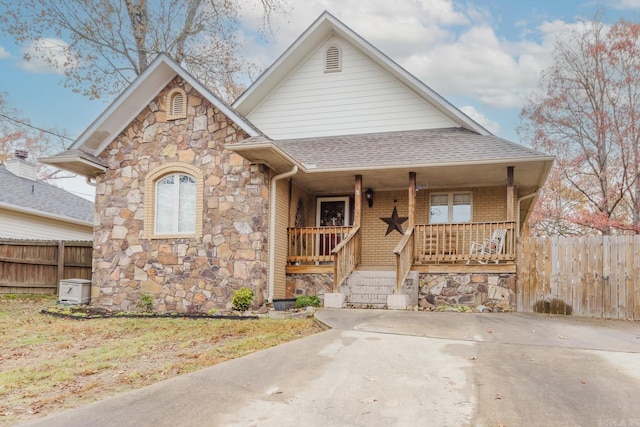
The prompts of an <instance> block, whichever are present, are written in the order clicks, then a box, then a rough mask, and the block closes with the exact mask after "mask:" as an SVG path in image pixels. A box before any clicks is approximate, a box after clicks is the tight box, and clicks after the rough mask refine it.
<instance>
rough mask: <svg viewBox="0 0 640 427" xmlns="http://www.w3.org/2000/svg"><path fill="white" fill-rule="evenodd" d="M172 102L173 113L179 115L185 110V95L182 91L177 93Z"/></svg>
mask: <svg viewBox="0 0 640 427" xmlns="http://www.w3.org/2000/svg"><path fill="white" fill-rule="evenodd" d="M172 101H173V102H172V103H171V114H173V115H174V116H179V115H180V114H181V113H182V110H184V96H182V94H181V93H176V94H175V96H174V97H173V100H172Z"/></svg>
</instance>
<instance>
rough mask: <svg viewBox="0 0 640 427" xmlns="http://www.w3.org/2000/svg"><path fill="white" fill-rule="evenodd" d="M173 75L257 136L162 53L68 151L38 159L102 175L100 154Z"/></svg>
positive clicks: (75, 170) (102, 167)
mask: <svg viewBox="0 0 640 427" xmlns="http://www.w3.org/2000/svg"><path fill="white" fill-rule="evenodd" d="M176 76H180V77H181V78H182V79H183V80H185V82H187V83H188V84H189V85H191V86H192V87H193V88H194V89H195V90H196V91H198V92H199V93H200V94H201V95H202V96H203V97H204V98H205V99H206V100H207V101H209V102H210V103H211V104H212V105H213V106H215V107H216V108H217V109H218V110H220V111H221V112H222V113H223V114H224V115H226V116H227V117H228V118H229V119H231V120H232V121H233V122H235V123H236V124H237V125H238V126H239V127H240V128H241V129H242V130H244V131H245V132H246V133H247V134H248V135H250V136H257V135H260V134H261V133H260V131H259V130H258V129H257V128H256V127H255V126H253V125H252V124H251V123H250V122H249V121H248V120H247V119H245V118H244V117H242V116H241V115H240V114H239V113H238V112H236V111H235V110H234V109H233V108H231V107H230V106H229V105H227V104H226V103H225V102H224V101H222V100H221V99H220V98H218V97H217V96H216V95H215V94H213V93H212V92H211V91H210V90H209V89H207V88H206V87H205V86H203V85H202V83H200V82H199V81H198V80H196V79H195V78H194V77H193V76H192V75H191V74H189V73H188V72H187V71H186V70H185V69H184V68H182V67H180V65H178V64H177V63H176V62H175V61H174V60H172V59H171V58H170V57H169V56H167V55H166V54H164V53H162V54H159V55H158V56H157V57H156V58H155V59H154V60H153V62H152V63H151V64H149V66H148V67H147V68H146V69H145V70H144V71H143V72H142V73H141V74H140V75H138V76H137V77H136V79H135V80H134V81H133V82H132V83H131V84H130V85H129V86H128V87H127V88H126V89H125V90H124V91H123V92H122V93H121V94H120V95H119V96H118V97H117V98H116V99H115V100H114V101H113V102H112V103H111V105H109V107H107V109H106V110H105V111H104V112H103V113H102V114H100V116H98V118H97V119H96V120H94V121H93V123H91V124H90V125H89V127H88V128H87V129H86V130H85V131H84V132H82V134H81V135H80V136H79V137H78V139H76V140H75V142H74V143H73V144H72V145H71V147H70V148H69V150H67V151H65V152H62V153H58V154H57V155H55V156H50V157H43V158H40V159H38V160H39V161H41V162H42V163H47V164H51V165H53V166H56V167H59V168H62V169H65V170H69V171H71V172H74V173H79V174H81V175H85V176H95V175H97V174H98V173H101V172H103V171H104V170H106V168H105V165H103V164H101V163H100V162H99V160H98V159H97V157H98V156H99V155H100V153H102V151H103V150H104V149H105V148H106V147H107V145H109V144H110V143H111V142H112V141H113V140H114V139H115V138H116V137H117V136H118V135H119V134H120V133H121V132H122V131H123V130H124V129H125V128H126V127H127V126H128V125H129V123H131V121H132V120H133V118H134V117H136V116H137V115H138V114H139V113H140V112H141V111H142V110H143V109H144V108H145V107H146V106H147V105H149V103H150V102H151V101H152V100H153V99H154V98H155V97H156V96H157V95H158V93H159V92H160V91H161V90H162V89H164V87H165V86H166V85H167V84H169V82H171V80H173V79H174V78H175V77H176Z"/></svg>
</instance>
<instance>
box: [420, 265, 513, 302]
mask: <svg viewBox="0 0 640 427" xmlns="http://www.w3.org/2000/svg"><path fill="white" fill-rule="evenodd" d="M419 283H420V294H419V304H420V306H421V307H425V308H426V307H431V306H432V305H433V306H438V305H468V306H470V307H477V306H479V305H481V304H482V305H485V306H487V307H491V308H499V309H501V310H515V309H516V275H515V273H503V274H501V273H464V274H463V273H460V274H450V273H420V279H419Z"/></svg>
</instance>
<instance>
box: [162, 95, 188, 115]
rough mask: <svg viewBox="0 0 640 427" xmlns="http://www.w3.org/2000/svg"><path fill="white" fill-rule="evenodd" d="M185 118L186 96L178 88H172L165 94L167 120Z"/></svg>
mask: <svg viewBox="0 0 640 427" xmlns="http://www.w3.org/2000/svg"><path fill="white" fill-rule="evenodd" d="M185 117H187V94H186V93H185V92H184V90H182V89H180V88H174V89H172V90H171V91H170V92H169V93H168V94H167V120H176V119H184V118H185Z"/></svg>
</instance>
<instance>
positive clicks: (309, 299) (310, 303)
mask: <svg viewBox="0 0 640 427" xmlns="http://www.w3.org/2000/svg"><path fill="white" fill-rule="evenodd" d="M303 307H320V298H318V296H317V295H300V296H299V297H297V298H296V308H303Z"/></svg>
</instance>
